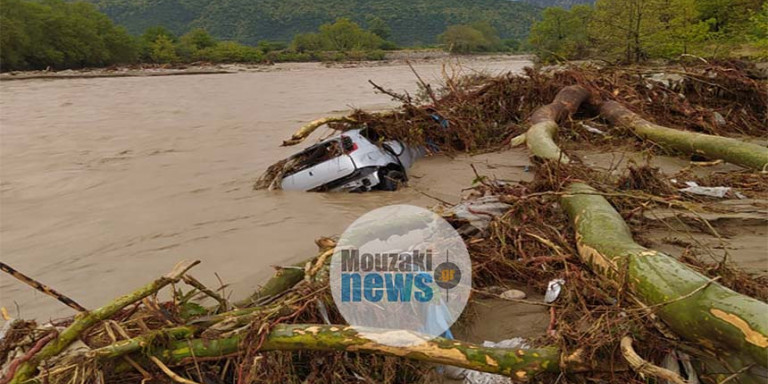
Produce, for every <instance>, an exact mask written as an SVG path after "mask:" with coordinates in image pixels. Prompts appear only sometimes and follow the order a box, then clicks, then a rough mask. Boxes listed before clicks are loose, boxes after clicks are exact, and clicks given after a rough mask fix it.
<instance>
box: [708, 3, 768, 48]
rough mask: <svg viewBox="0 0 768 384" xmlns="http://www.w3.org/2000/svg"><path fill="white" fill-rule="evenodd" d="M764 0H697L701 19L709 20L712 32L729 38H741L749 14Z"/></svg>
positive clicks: (747, 24)
mask: <svg viewBox="0 0 768 384" xmlns="http://www.w3.org/2000/svg"><path fill="white" fill-rule="evenodd" d="M763 4H765V0H697V1H696V8H697V11H698V12H699V13H700V18H701V20H702V21H709V25H710V30H711V31H712V32H720V33H722V35H724V36H726V37H727V38H729V39H735V40H743V38H744V36H745V29H747V28H749V18H750V15H751V14H753V13H755V12H759V11H760V8H761V6H762V5H763Z"/></svg>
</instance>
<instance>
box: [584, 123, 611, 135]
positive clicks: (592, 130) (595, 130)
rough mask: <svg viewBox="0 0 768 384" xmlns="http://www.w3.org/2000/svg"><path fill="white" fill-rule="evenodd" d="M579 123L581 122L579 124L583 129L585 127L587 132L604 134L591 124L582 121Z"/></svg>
mask: <svg viewBox="0 0 768 384" xmlns="http://www.w3.org/2000/svg"><path fill="white" fill-rule="evenodd" d="M580 124H581V126H582V127H583V128H584V129H586V130H587V132H590V133H596V134H598V135H603V136H605V132H603V131H601V130H599V129H597V128H595V127H593V126H591V125H587V124H584V123H580Z"/></svg>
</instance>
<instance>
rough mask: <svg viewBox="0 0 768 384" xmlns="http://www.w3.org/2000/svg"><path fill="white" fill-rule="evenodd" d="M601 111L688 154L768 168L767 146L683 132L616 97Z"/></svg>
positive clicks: (639, 133) (615, 121)
mask: <svg viewBox="0 0 768 384" xmlns="http://www.w3.org/2000/svg"><path fill="white" fill-rule="evenodd" d="M600 115H601V116H603V117H604V118H605V119H606V120H608V122H610V123H611V124H613V125H616V126H622V127H626V128H629V129H631V130H632V131H633V132H634V133H635V134H636V135H637V136H639V137H640V138H642V139H644V140H650V141H653V142H654V143H656V144H658V145H660V146H662V147H665V148H669V149H674V150H677V151H680V152H684V153H688V154H700V155H702V156H704V157H707V158H710V159H713V160H714V159H722V160H725V161H727V162H729V163H733V164H736V165H740V166H742V167H745V168H751V169H756V170H759V171H766V170H768V148H766V147H763V146H760V145H757V144H751V143H747V142H743V141H740V140H736V139H731V138H728V137H722V136H713V135H706V134H703V133H696V132H686V131H680V130H677V129H672V128H667V127H662V126H660V125H656V124H653V123H651V122H649V121H647V120H645V119H643V118H642V117H640V116H638V115H637V114H636V113H634V112H632V111H630V110H628V109H627V108H625V107H624V106H623V105H621V104H619V103H618V102H615V101H607V102H604V103H602V104H601V105H600Z"/></svg>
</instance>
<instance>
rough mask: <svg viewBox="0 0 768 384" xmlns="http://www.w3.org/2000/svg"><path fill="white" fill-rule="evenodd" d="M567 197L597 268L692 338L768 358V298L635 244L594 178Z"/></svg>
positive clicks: (747, 360) (582, 244) (744, 361)
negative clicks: (754, 295)
mask: <svg viewBox="0 0 768 384" xmlns="http://www.w3.org/2000/svg"><path fill="white" fill-rule="evenodd" d="M561 202H562V204H563V208H564V209H565V211H566V212H567V213H568V216H570V218H571V222H572V224H573V226H574V229H575V231H576V246H577V249H578V252H579V256H580V257H581V259H582V260H583V261H584V262H585V263H586V264H588V265H589V266H590V267H591V268H592V270H593V271H594V272H595V273H598V274H600V275H602V276H604V277H606V278H608V279H609V280H612V281H614V282H615V283H616V284H617V285H619V286H621V285H624V284H626V287H627V289H628V290H629V292H631V293H632V294H633V295H634V296H635V297H636V298H637V299H638V300H639V301H641V302H642V303H643V304H645V305H646V306H648V307H650V308H651V309H652V310H653V311H654V312H655V313H656V314H657V315H658V316H659V318H660V319H661V320H663V321H664V323H666V324H667V325H668V326H669V327H670V328H671V329H672V330H673V331H675V332H676V333H677V334H678V335H680V336H681V337H683V338H684V339H687V340H689V341H692V342H694V343H697V344H699V345H701V346H702V347H704V348H705V349H708V350H710V351H715V350H717V351H718V352H719V353H721V354H722V353H723V351H727V353H728V354H729V355H730V356H731V357H733V358H735V359H736V361H738V362H739V363H740V364H741V365H742V366H747V365H749V364H752V363H754V364H758V365H760V366H763V367H765V366H766V365H768V317H766V316H765V314H766V313H768V304H766V303H763V302H761V301H759V300H756V299H753V298H751V297H748V296H745V295H742V294H739V293H737V292H734V291H732V290H730V289H728V288H725V287H723V286H722V285H720V284H718V283H717V282H714V281H712V279H709V278H707V277H706V276H704V275H702V274H700V273H698V272H696V271H694V270H693V269H691V268H689V267H688V266H686V265H684V264H682V263H680V262H679V261H677V260H676V259H675V258H673V257H671V256H668V255H665V254H663V253H661V252H657V251H654V250H652V249H648V248H645V247H643V246H641V245H639V244H637V243H635V241H634V240H633V238H632V234H631V232H630V229H629V227H628V226H627V224H626V223H625V222H624V220H623V219H622V218H621V216H620V215H619V213H618V212H617V211H616V210H615V209H614V208H613V207H612V206H611V204H610V203H609V202H608V201H607V200H606V199H605V198H604V197H603V196H601V195H599V194H598V192H597V191H596V190H595V189H593V188H592V187H590V186H588V185H586V184H580V183H574V184H571V185H570V186H569V187H568V188H567V190H566V194H564V195H563V196H562V198H561ZM702 286H704V288H701V287H702ZM736 368H737V369H738V368H740V367H736Z"/></svg>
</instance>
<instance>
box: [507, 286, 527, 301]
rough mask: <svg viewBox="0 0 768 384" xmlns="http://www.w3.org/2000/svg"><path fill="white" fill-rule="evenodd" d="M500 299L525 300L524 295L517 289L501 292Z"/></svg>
mask: <svg viewBox="0 0 768 384" xmlns="http://www.w3.org/2000/svg"><path fill="white" fill-rule="evenodd" d="M501 298H502V299H505V300H522V299H525V298H526V294H525V292H523V291H521V290H519V289H510V290H507V291H504V292H502V294H501Z"/></svg>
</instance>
